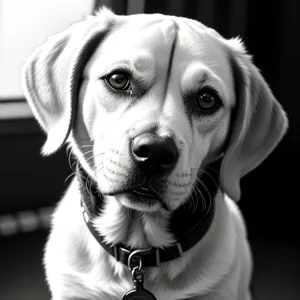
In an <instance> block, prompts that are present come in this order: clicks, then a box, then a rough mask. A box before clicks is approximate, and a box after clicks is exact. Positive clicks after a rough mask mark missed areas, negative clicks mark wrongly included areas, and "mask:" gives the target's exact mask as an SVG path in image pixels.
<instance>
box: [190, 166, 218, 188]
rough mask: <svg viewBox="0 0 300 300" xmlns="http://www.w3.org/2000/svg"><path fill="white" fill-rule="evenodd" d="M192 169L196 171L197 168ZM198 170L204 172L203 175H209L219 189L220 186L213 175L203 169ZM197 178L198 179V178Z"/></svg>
mask: <svg viewBox="0 0 300 300" xmlns="http://www.w3.org/2000/svg"><path fill="white" fill-rule="evenodd" d="M191 169H196V168H191ZM197 170H199V171H202V172H203V173H205V174H207V175H208V176H209V177H210V178H211V179H212V180H213V182H214V184H215V186H216V188H218V184H217V182H216V180H215V178H214V177H213V176H212V175H211V174H209V173H208V172H207V171H205V170H203V169H201V168H199V169H197ZM214 171H215V172H217V171H216V170H214ZM196 178H198V177H197V176H196Z"/></svg>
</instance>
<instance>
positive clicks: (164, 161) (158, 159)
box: [131, 133, 179, 176]
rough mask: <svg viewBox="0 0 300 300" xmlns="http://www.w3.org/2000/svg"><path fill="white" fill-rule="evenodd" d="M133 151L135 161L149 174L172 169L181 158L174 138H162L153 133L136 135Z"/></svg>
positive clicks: (132, 145) (132, 146)
mask: <svg viewBox="0 0 300 300" xmlns="http://www.w3.org/2000/svg"><path fill="white" fill-rule="evenodd" d="M131 151H132V156H133V159H134V161H135V162H136V163H137V164H138V165H139V167H140V168H142V169H143V171H144V172H145V173H146V175H147V176H151V175H154V174H161V173H164V172H167V171H170V170H171V169H172V168H174V167H175V165H176V163H177V161H178V158H179V153H178V149H177V147H176V145H175V142H174V141H173V139H172V138H169V137H167V138H162V137H159V136H157V135H156V134H153V133H143V134H141V135H138V136H137V137H135V138H134V139H133V141H132V144H131Z"/></svg>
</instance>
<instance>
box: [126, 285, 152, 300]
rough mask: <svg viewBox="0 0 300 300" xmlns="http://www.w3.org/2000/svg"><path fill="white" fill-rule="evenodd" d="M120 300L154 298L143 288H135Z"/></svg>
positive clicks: (150, 299)
mask: <svg viewBox="0 0 300 300" xmlns="http://www.w3.org/2000/svg"><path fill="white" fill-rule="evenodd" d="M122 300H156V298H155V297H154V295H153V294H152V293H150V292H149V291H147V290H145V289H144V288H141V289H138V290H137V289H136V288H133V289H132V290H130V291H128V292H127V293H125V295H124V296H123V298H122Z"/></svg>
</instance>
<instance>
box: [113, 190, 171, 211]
mask: <svg viewBox="0 0 300 300" xmlns="http://www.w3.org/2000/svg"><path fill="white" fill-rule="evenodd" d="M118 198H119V201H120V203H121V204H122V205H123V206H125V207H127V208H131V209H134V210H138V211H141V212H154V211H157V210H158V209H160V208H161V207H164V206H165V204H164V203H163V201H162V200H161V199H160V198H159V196H158V195H157V194H156V193H155V192H154V191H152V190H151V189H150V188H148V187H146V186H141V187H138V188H134V189H132V190H129V191H126V192H124V193H121V194H119V197H118Z"/></svg>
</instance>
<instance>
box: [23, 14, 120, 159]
mask: <svg viewBox="0 0 300 300" xmlns="http://www.w3.org/2000/svg"><path fill="white" fill-rule="evenodd" d="M114 17H115V15H114V14H113V13H112V12H110V11H109V10H107V9H102V11H100V12H99V13H98V14H97V16H90V17H87V19H86V20H85V21H82V22H79V23H75V24H74V25H72V26H71V27H70V28H69V29H67V30H65V31H63V32H61V33H59V34H57V35H55V36H53V37H51V38H50V39H48V41H47V42H46V43H45V44H44V45H42V46H40V47H39V48H37V49H36V50H35V52H34V53H33V54H32V55H31V56H30V57H29V58H28V60H27V61H26V63H25V64H24V66H23V69H22V82H23V89H24V93H25V96H26V98H27V101H28V103H29V105H30V107H31V109H32V111H33V114H34V116H35V118H36V119H37V120H38V122H39V124H40V126H41V127H42V129H43V130H44V131H45V132H46V134H47V140H46V143H45V144H44V146H43V149H42V153H43V154H44V155H49V154H51V153H53V152H55V151H57V150H58V149H59V148H60V147H61V146H62V145H63V144H64V143H65V142H66V140H67V138H68V136H69V134H70V132H71V129H72V125H73V124H72V123H73V121H74V113H75V109H76V103H77V97H78V92H79V88H80V83H81V79H82V72H83V69H84V67H85V65H86V63H87V60H88V59H89V58H90V57H91V55H92V53H93V52H94V51H95V49H96V48H97V46H98V45H99V43H100V42H101V40H103V38H104V37H105V36H106V35H107V33H108V31H109V30H110V29H111V27H112V25H113V23H114V20H115V18H114Z"/></svg>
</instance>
